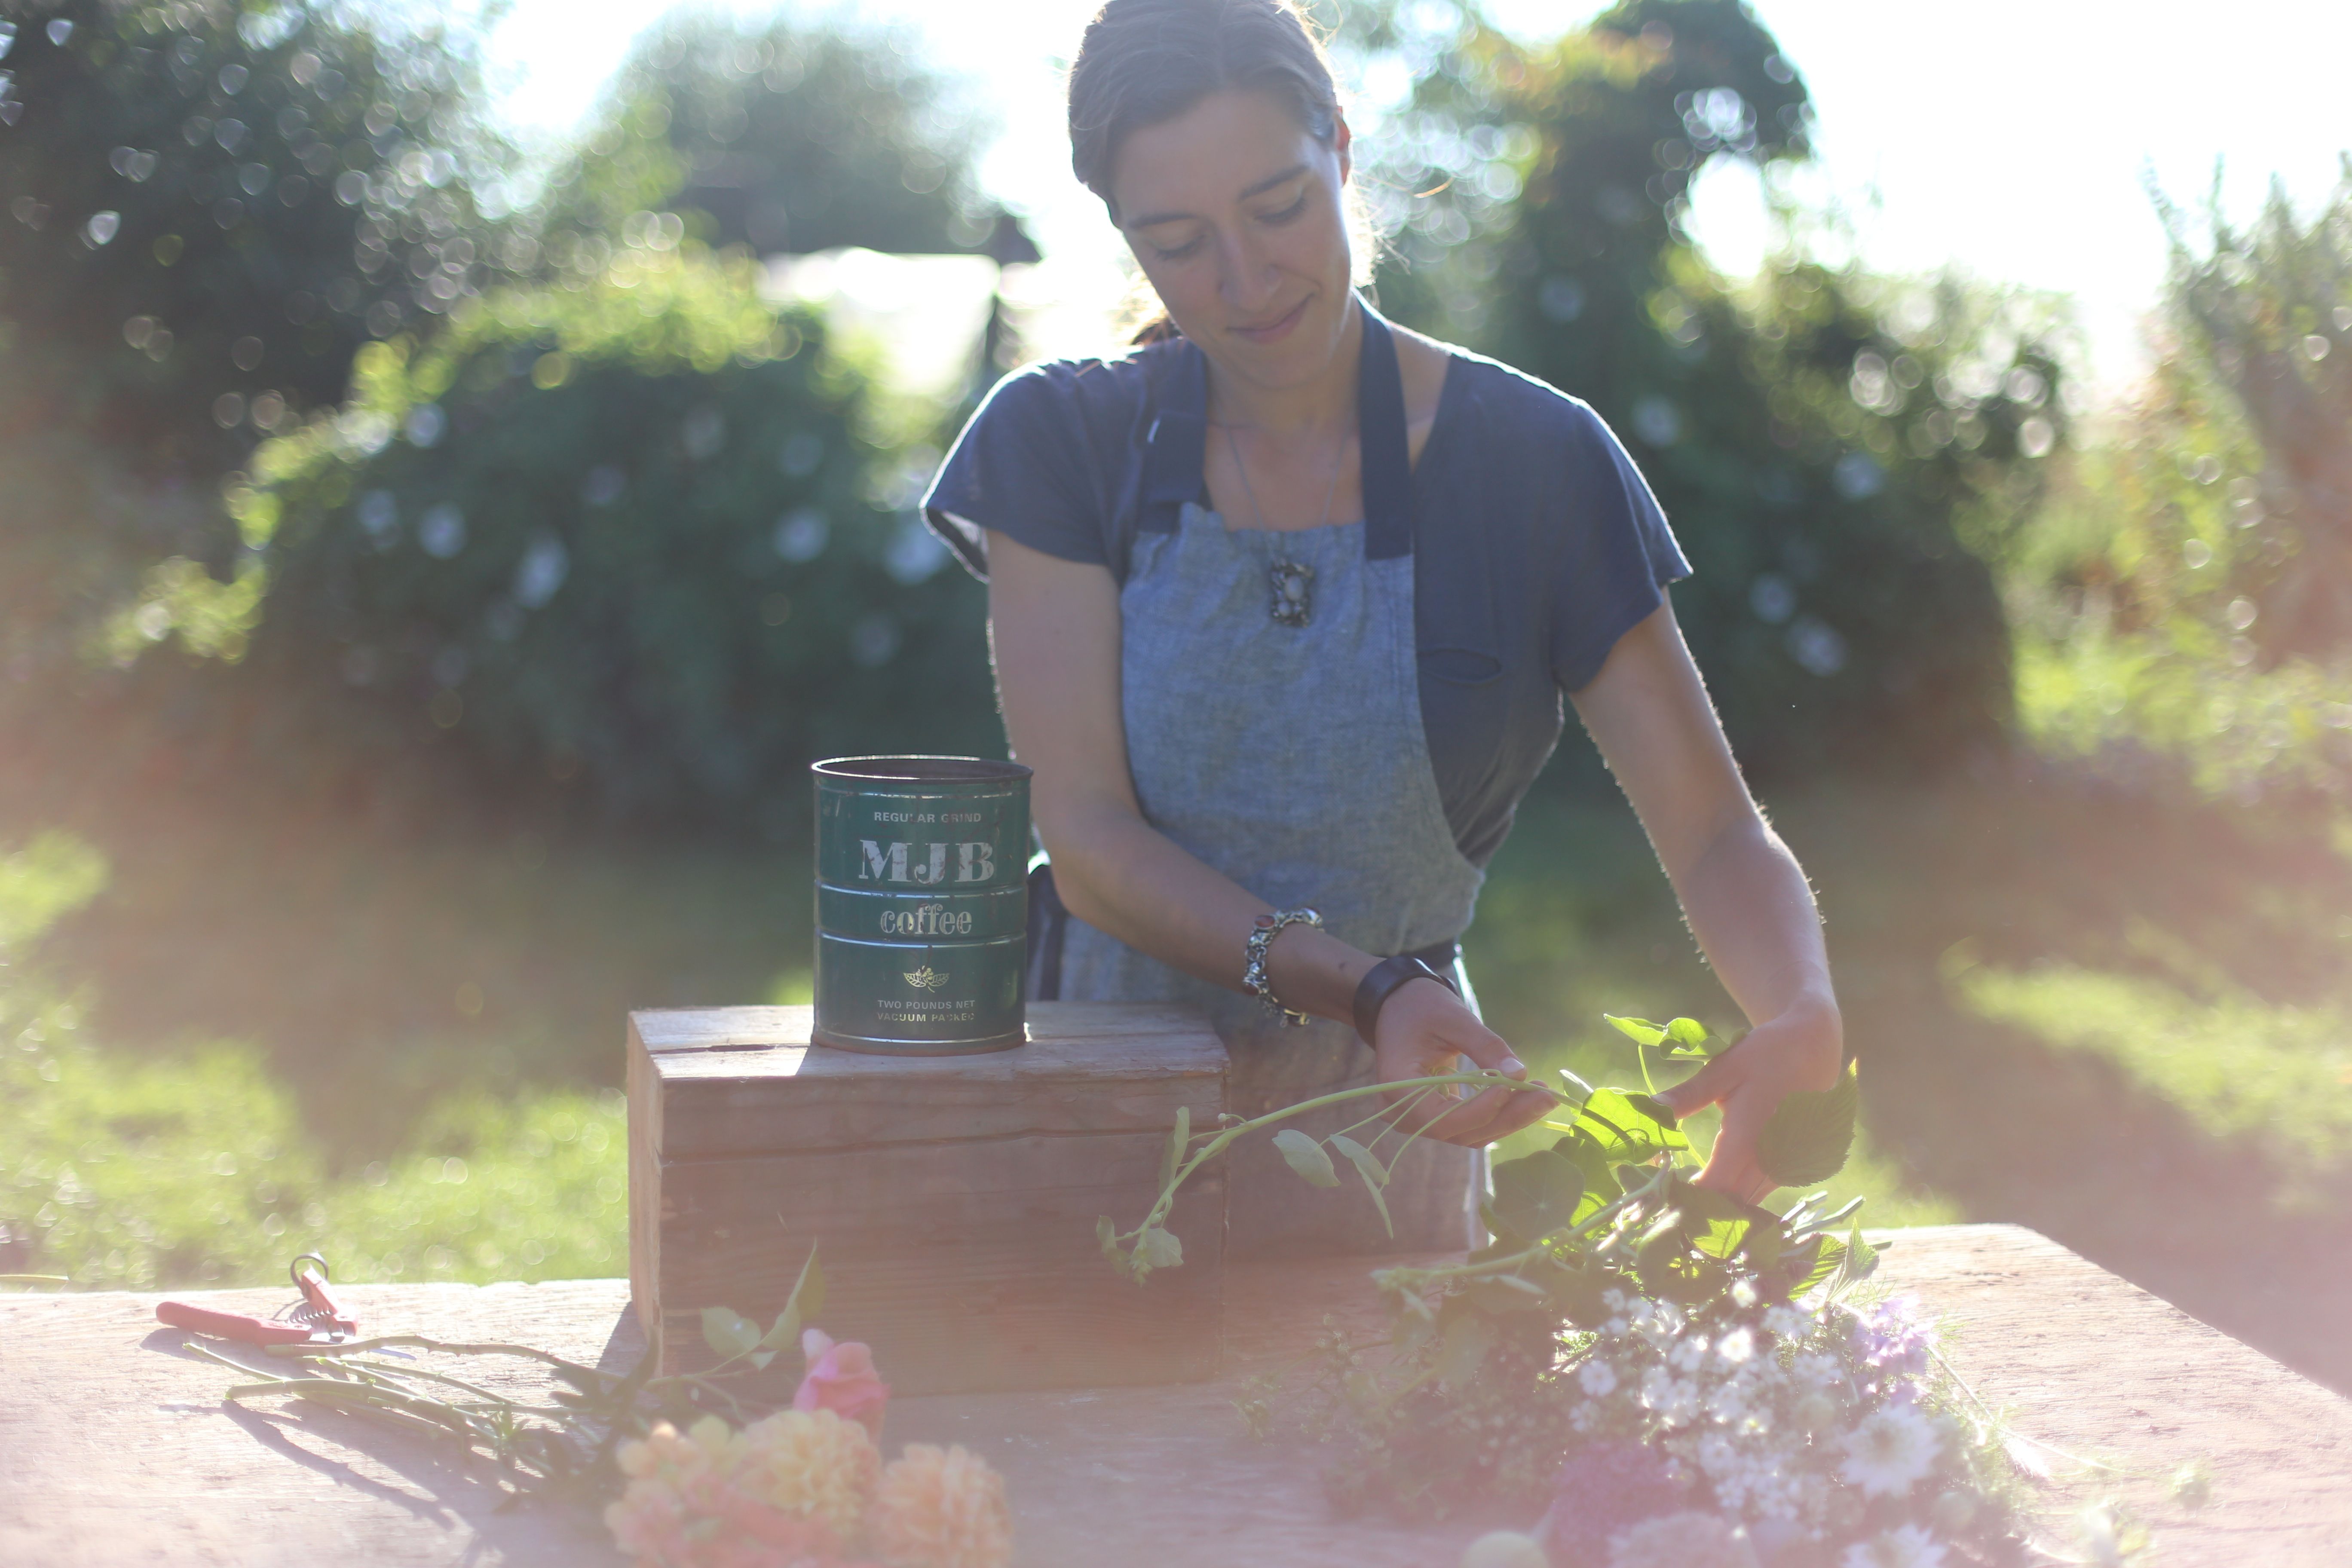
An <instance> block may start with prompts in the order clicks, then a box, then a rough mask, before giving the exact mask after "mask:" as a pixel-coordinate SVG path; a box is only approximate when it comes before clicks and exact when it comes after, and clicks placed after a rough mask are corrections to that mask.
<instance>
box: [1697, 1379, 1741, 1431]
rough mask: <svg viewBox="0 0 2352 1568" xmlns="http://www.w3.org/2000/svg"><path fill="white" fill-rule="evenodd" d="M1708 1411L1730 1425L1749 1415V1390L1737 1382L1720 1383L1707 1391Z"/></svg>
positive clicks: (1726, 1424) (1718, 1419)
mask: <svg viewBox="0 0 2352 1568" xmlns="http://www.w3.org/2000/svg"><path fill="white" fill-rule="evenodd" d="M1706 1413H1707V1414H1708V1415H1711V1416H1713V1417H1714V1418H1715V1419H1716V1420H1717V1421H1720V1422H1722V1423H1723V1424H1724V1425H1725V1426H1733V1425H1736V1424H1738V1422H1740V1421H1741V1420H1743V1419H1745V1418H1746V1416H1747V1415H1748V1391H1747V1390H1746V1389H1745V1388H1743V1387H1741V1386H1740V1385H1739V1384H1736V1383H1718V1384H1716V1385H1715V1386H1714V1387H1713V1388H1710V1389H1708V1390H1707V1392H1706Z"/></svg>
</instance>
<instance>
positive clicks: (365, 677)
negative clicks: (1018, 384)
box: [235, 233, 998, 833]
mask: <svg viewBox="0 0 2352 1568" xmlns="http://www.w3.org/2000/svg"><path fill="white" fill-rule="evenodd" d="M645 239H646V243H644V244H639V245H624V246H622V247H619V248H618V249H617V250H616V251H615V252H614V254H613V256H612V257H611V258H610V259H609V261H608V263H607V264H606V267H605V269H604V272H603V274H602V275H601V276H599V277H598V278H597V279H594V280H593V281H592V282H589V283H586V284H585V285H584V286H583V285H580V284H579V280H577V279H572V280H570V281H571V283H572V285H573V286H569V287H554V288H546V289H532V290H522V289H518V290H513V291H509V292H503V293H500V294H498V295H495V296H493V297H491V298H489V299H488V300H481V301H478V302H469V303H468V304H467V306H466V307H465V308H463V309H462V310H458V311H457V312H455V313H454V314H453V316H452V319H451V321H450V324H449V326H448V328H447V329H446V331H443V332H441V333H440V334H438V335H437V336H436V337H434V338H432V339H430V340H428V341H427V342H425V344H424V345H422V346H421V347H415V348H412V347H411V345H409V344H408V343H407V342H406V340H405V339H399V340H394V342H388V343H383V344H377V345H373V346H371V347H370V348H369V349H367V350H366V351H364V352H363V353H362V356H361V360H360V363H359V373H358V375H357V377H356V380H355V384H354V393H353V395H352V400H351V401H350V403H349V404H348V405H346V406H345V408H344V409H343V411H342V413H341V415H339V416H336V417H335V418H333V419H331V420H328V419H321V420H319V421H316V422H313V423H312V424H310V425H308V426H305V427H304V428H303V429H301V430H300V431H299V432H297V433H295V434H292V435H289V436H287V437H281V438H279V439H278V440H276V441H273V442H271V443H269V444H268V445H266V446H265V447H262V448H261V449H260V450H259V451H258V452H257V453H256V454H255V458H254V462H253V465H252V476H253V487H252V489H249V490H246V491H242V492H239V493H238V494H237V496H236V498H235V505H236V509H237V510H238V511H239V513H240V515H241V516H243V517H244V518H245V520H246V521H247V526H248V528H249V530H250V531H251V532H252V535H253V539H254V542H255V544H256V545H257V547H259V548H262V549H263V550H264V552H265V557H266V559H267V561H268V563H269V570H270V572H271V574H272V578H273V580H272V583H271V585H270V590H269V594H268V602H267V608H266V611H265V613H264V615H263V616H262V619H261V622H260V625H259V626H258V628H257V632H256V634H255V644H254V650H253V653H252V655H251V657H250V658H248V660H247V664H248V668H249V671H250V673H251V674H252V676H253V677H254V678H256V679H262V680H266V681H268V682H269V683H270V684H271V685H272V687H273V688H274V689H282V690H287V691H293V692H300V693H302V694H304V697H305V699H306V700H309V701H310V703H312V704H313V705H314V707H315V709H316V710H317V715H318V718H319V720H320V722H329V721H334V718H335V716H336V715H341V716H342V717H343V718H344V719H345V720H349V719H350V718H351V716H352V715H359V716H361V718H362V720H363V721H365V722H366V723H368V724H370V725H372V726H373V732H374V733H376V734H377V735H379V736H380V737H381V738H383V740H384V741H387V742H391V743H394V744H398V743H404V742H414V741H416V740H418V739H421V738H424V737H426V736H430V735H432V734H434V732H435V731H436V729H437V730H438V731H446V732H448V733H449V734H450V735H451V736H452V737H453V738H454V739H456V740H457V741H459V742H463V744H464V745H465V747H466V749H467V752H469V753H471V754H473V755H475V756H477V757H478V758H479V759H480V760H482V761H483V762H484V763H487V764H488V765H489V766H490V767H491V768H493V769H494V770H496V771H497V772H499V773H500V774H501V776H503V777H504V778H505V779H506V781H507V782H508V783H509V784H517V783H520V784H522V786H523V787H524V789H525V790H526V792H528V791H529V790H530V789H531V788H533V787H543V785H544V784H545V783H546V782H547V781H550V780H552V781H555V782H557V783H562V782H565V781H569V780H572V779H573V778H575V777H576V778H577V779H578V780H580V781H581V783H582V784H583V787H584V788H585V790H586V791H587V792H588V793H590V794H591V795H593V798H594V799H595V800H596V801H597V803H598V804H599V805H600V806H601V807H602V808H603V810H604V811H605V812H606V813H607V814H609V815H611V816H615V817H626V818H634V819H640V820H643V819H667V820H669V821H673V822H675V821H686V820H691V821H695V822H698V823H702V824H712V825H715V824H718V823H722V822H732V823H738V824H740V823H743V822H759V823H764V824H765V825H766V826H770V827H771V828H772V829H773V830H775V831H776V832H778V833H789V832H792V831H794V830H797V829H798V828H799V827H800V826H802V824H801V822H800V818H801V816H803V814H804V807H805V796H804V794H803V792H802V791H801V790H800V789H799V788H798V787H797V784H798V777H797V769H798V767H799V765H800V764H801V763H804V762H805V761H807V760H808V759H809V758H810V757H812V756H814V755H817V754H820V753H824V752H854V751H858V750H861V749H875V748H887V747H890V746H894V745H895V746H898V747H900V748H902V749H903V748H905V747H908V746H910V745H918V744H919V745H920V746H922V747H923V749H929V750H943V751H944V750H954V749H956V748H957V747H958V746H962V747H965V748H968V749H986V748H988V747H989V746H991V745H992V744H996V743H998V742H996V739H995V736H994V733H993V731H994V724H993V714H992V705H991V703H990V700H989V691H988V684H987V681H988V675H987V670H986V668H985V666H984V663H983V662H982V660H980V659H978V658H967V659H961V660H960V659H959V658H958V657H957V655H958V652H959V651H960V650H962V649H975V650H976V649H977V648H978V647H980V646H981V644H982V636H981V617H982V613H983V606H982V598H981V595H979V593H978V592H977V590H976V589H975V588H974V586H973V585H972V584H970V583H969V582H967V581H965V580H964V579H963V577H962V575H961V574H958V573H948V572H942V571H941V570H940V568H941V567H942V566H943V565H944V564H945V563H946V554H945V552H944V551H943V550H942V549H941V548H940V546H939V545H938V544H937V543H936V542H935V541H934V540H933V539H932V538H931V536H930V535H929V532H928V531H926V530H924V529H923V528H922V526H921V524H920V522H919V520H918V519H917V518H916V517H915V516H914V514H913V510H912V501H913V499H914V498H915V496H916V495H917V493H918V492H919V487H920V486H921V484H922V483H923V481H924V480H925V479H927V478H928V470H929V465H930V463H931V462H932V461H933V460H934V457H933V455H932V454H931V452H930V451H929V448H928V447H922V446H920V445H919V444H918V443H916V442H915V441H913V440H912V439H911V437H910V435H909V432H908V420H907V411H905V410H903V409H898V408H894V407H893V406H891V405H889V404H888V403H887V400H884V399H881V398H879V397H878V396H877V394H876V393H875V390H874V388H873V385H872V382H871V378H870V376H869V375H868V374H867V373H866V370H865V368H863V366H862V365H861V363H859V362H858V360H857V359H856V356H855V355H854V354H852V353H847V352H845V351H843V350H842V349H841V348H840V347H839V346H838V345H836V344H835V343H834V342H831V340H829V338H828V337H827V335H826V332H825V330H824V325H823V323H822V321H820V320H819V319H818V318H816V317H814V316H812V315H809V314H806V313H792V314H786V315H779V314H778V313H777V312H776V311H775V310H772V309H771V308H770V307H768V306H767V305H766V304H764V303H762V302H761V300H760V298H759V297H758V295H757V293H756V292H755V290H754V279H755V276H756V274H755V269H754V268H752V266H751V263H750V262H749V261H747V260H744V259H742V258H740V257H737V258H711V257H710V256H709V255H708V254H707V253H705V252H704V251H703V250H702V249H701V247H699V246H698V245H695V244H694V243H693V242H691V241H687V242H684V243H683V245H682V246H681V245H679V244H677V243H671V244H665V243H663V237H662V236H661V235H660V234H658V233H654V234H649V235H647V236H646V237H645ZM923 417H924V411H921V410H917V411H915V412H914V414H913V416H912V423H913V425H914V427H915V430H916V431H918V432H919V430H920V428H921V425H922V420H923ZM894 420H895V421H897V422H896V423H894Z"/></svg>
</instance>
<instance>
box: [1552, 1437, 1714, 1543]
mask: <svg viewBox="0 0 2352 1568" xmlns="http://www.w3.org/2000/svg"><path fill="white" fill-rule="evenodd" d="M1687 1506H1688V1500H1687V1499H1686V1498H1685V1494H1684V1491H1683V1489H1682V1488H1681V1487H1680V1486H1678V1485H1676V1484H1675V1479H1674V1477H1673V1475H1672V1473H1671V1472H1670V1471H1669V1470H1668V1469H1667V1467H1666V1461H1665V1460H1664V1458H1661V1457H1660V1456H1659V1455H1658V1454H1657V1453H1656V1452H1654V1450H1652V1449H1649V1448H1645V1447H1642V1446H1641V1445H1640V1444H1638V1443H1595V1444H1593V1445H1592V1446H1591V1447H1587V1448H1583V1449H1580V1450H1579V1451H1578V1452H1577V1453H1576V1454H1574V1455H1572V1456H1571V1457H1570V1459H1569V1461H1568V1463H1566V1464H1565V1465H1562V1466H1561V1467H1560V1468H1559V1480H1558V1481H1556V1482H1554V1483H1553V1491H1552V1500H1551V1508H1550V1509H1549V1510H1548V1511H1547V1512H1546V1513H1545V1514H1544V1516H1543V1521H1542V1522H1541V1523H1540V1524H1538V1526H1537V1527H1536V1537H1537V1539H1538V1540H1539V1541H1541V1542H1543V1543H1544V1549H1545V1550H1546V1551H1548V1552H1550V1553H1551V1557H1552V1561H1553V1562H1554V1563H1557V1564H1559V1568H1586V1565H1587V1564H1590V1565H1591V1568H1601V1564H1604V1563H1607V1562H1608V1561H1609V1539H1610V1537H1612V1536H1613V1535H1617V1534H1621V1533H1622V1532H1623V1531H1625V1530H1626V1529H1627V1528H1628V1527H1629V1526H1632V1525H1635V1524H1639V1523H1641V1522H1642V1521H1643V1520H1645V1519H1654V1518H1656V1517H1657V1516H1658V1515H1660V1514H1664V1513H1673V1512H1675V1511H1676V1510H1680V1509H1683V1508H1685V1507H1687Z"/></svg>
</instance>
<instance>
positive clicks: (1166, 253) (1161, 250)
mask: <svg viewBox="0 0 2352 1568" xmlns="http://www.w3.org/2000/svg"><path fill="white" fill-rule="evenodd" d="M1200 248H1201V242H1200V241H1199V240H1197V239H1192V240H1187V241H1185V242H1184V243H1183V244H1182V245H1177V246H1167V245H1155V246H1153V247H1151V250H1152V254H1154V255H1156V256H1157V257H1159V258H1160V260H1162V261H1181V260H1183V259H1184V258H1186V257H1188V256H1190V255H1192V253H1193V252H1194V251H1196V250H1198V249H1200Z"/></svg>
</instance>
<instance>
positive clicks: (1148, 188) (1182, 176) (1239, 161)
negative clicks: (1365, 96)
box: [1111, 91, 1354, 389]
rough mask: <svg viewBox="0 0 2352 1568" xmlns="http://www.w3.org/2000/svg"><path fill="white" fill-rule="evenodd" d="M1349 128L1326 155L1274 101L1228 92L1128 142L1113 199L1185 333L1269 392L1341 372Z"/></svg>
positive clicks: (1348, 275)
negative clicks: (1334, 366)
mask: <svg viewBox="0 0 2352 1568" xmlns="http://www.w3.org/2000/svg"><path fill="white" fill-rule="evenodd" d="M1348 168H1349V163H1348V128H1347V126H1346V124H1345V123H1344V122H1343V123H1342V124H1341V125H1340V126H1339V135H1338V137H1337V138H1336V144H1335V145H1333V146H1329V147H1326V146H1324V145H1323V144H1322V143H1321V142H1318V141H1317V140H1316V139H1315V138H1314V137H1313V136H1311V135H1309V134H1308V133H1307V130H1306V128H1305V127H1303V126H1301V125H1300V124H1299V123H1298V121H1297V120H1296V119H1294V118H1292V116H1291V114H1290V113H1289V111H1288V110H1286V109H1284V108H1283V106H1282V105H1281V104H1280V103H1279V102H1277V101H1276V100H1274V99H1273V98H1271V97H1269V96H1267V95H1266V94H1265V93H1261V92H1242V91H1234V92H1220V93H1213V94H1211V95H1210V96H1209V97H1207V98H1204V99H1202V100H1201V101H1200V102H1199V103H1197V104H1195V105H1193V106H1192V109H1190V110H1186V111H1185V112H1184V113H1182V114H1181V115H1179V116H1177V117H1176V118H1175V119H1173V120H1168V121H1161V122H1160V123H1159V124H1157V125H1150V126H1146V127H1144V128H1143V129H1142V130H1140V131H1137V132H1131V133H1129V136H1128V137H1127V139H1126V140H1125V141H1124V142H1121V143H1120V146H1119V150H1118V162H1117V163H1116V164H1115V166H1114V167H1113V169H1112V171H1111V198H1112V200H1113V201H1114V202H1116V203H1117V204H1118V214H1119V218H1120V227H1121V229H1122V230H1123V231H1124V232H1125V234H1126V236H1127V242H1128V244H1129V247H1132V248H1133V250H1134V252H1135V258H1136V260H1137V261H1138V262H1139V263H1140V264H1141V265H1142V268H1143V272H1144V276H1145V277H1147V278H1149V279H1150V280H1151V286H1152V287H1153V288H1154V289H1157V290H1159V293H1160V303H1161V304H1163V305H1165V306H1166V307H1167V308H1168V313H1169V315H1170V316H1171V317H1173V318H1174V319H1175V321H1176V325H1177V326H1178V327H1180V328H1181V329H1182V331H1183V333H1184V335H1185V336H1186V337H1188V338H1190V339H1192V342H1195V343H1198V344H1199V345H1200V346H1201V349H1202V352H1203V353H1207V354H1208V355H1209V357H1210V358H1211V359H1213V360H1214V361H1215V362H1216V363H1218V364H1220V365H1221V366H1223V368H1225V369H1226V370H1228V371H1230V372H1232V373H1234V374H1237V375H1239V376H1242V377H1243V378H1244V379H1245V380H1247V381H1249V382H1251V383H1253V384H1256V385H1259V386H1263V387H1266V388H1269V389H1272V388H1279V387H1286V386H1295V385H1297V384H1300V383H1302V382H1306V381H1309V380H1311V379H1313V378H1314V377H1315V376H1316V375H1317V374H1319V373H1320V372H1322V371H1324V370H1325V369H1327V368H1328V366H1329V364H1330V363H1331V360H1332V357H1333V355H1334V354H1336V353H1338V352H1339V343H1340V341H1341V339H1342V337H1343V335H1344V334H1345V332H1346V331H1347V328H1348V322H1349V311H1348V304H1349V300H1350V299H1351V297H1352V295H1351V291H1350V290H1351V283H1352V267H1353V259H1354V258H1352V257H1351V256H1350V254H1349V245H1348V224H1347V214H1346V209H1345V205H1344V203H1343V200H1342V193H1343V191H1344V189H1345V187H1346V184H1347V180H1348Z"/></svg>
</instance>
